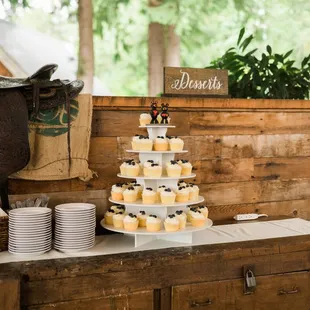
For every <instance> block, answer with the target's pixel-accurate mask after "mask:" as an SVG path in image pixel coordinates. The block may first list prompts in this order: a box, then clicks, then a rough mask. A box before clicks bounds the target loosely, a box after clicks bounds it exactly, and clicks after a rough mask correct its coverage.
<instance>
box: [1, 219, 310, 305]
mask: <svg viewBox="0 0 310 310" xmlns="http://www.w3.org/2000/svg"><path fill="white" fill-rule="evenodd" d="M291 221H297V222H291ZM298 221H303V220H299V219H293V220H286V223H285V225H284V226H285V227H286V229H287V230H291V231H292V233H288V231H286V232H284V230H282V231H281V230H279V227H280V226H281V223H279V221H275V222H274V224H275V225H274V226H275V227H274V229H272V230H271V235H270V238H271V239H263V238H264V237H265V236H266V235H264V234H265V233H266V230H268V228H267V227H268V226H267V225H261V224H262V223H251V224H245V225H250V226H243V227H241V226H240V227H239V226H238V225H234V227H233V230H231V231H229V229H230V228H229V227H228V226H233V225H226V226H217V227H215V228H214V231H213V233H217V234H219V233H222V236H223V238H224V239H223V240H226V243H221V239H217V240H215V241H214V240H211V238H209V237H208V235H206V234H207V231H206V234H203V233H201V236H200V238H198V239H197V240H196V243H195V245H193V246H178V247H175V246H176V245H173V247H171V248H165V247H167V245H162V244H161V245H160V244H156V243H155V244H153V245H152V246H150V247H149V248H148V249H143V248H142V250H143V251H141V250H140V249H136V251H132V250H131V251H130V250H128V249H129V248H127V250H126V251H127V252H123V253H117V246H119V247H120V248H121V247H122V241H121V239H120V238H123V236H121V235H118V236H115V235H114V236H104V237H103V238H104V239H102V240H99V243H100V242H101V246H102V247H103V248H102V253H101V254H100V253H99V249H97V252H96V251H95V253H93V256H91V255H87V253H86V255H87V256H83V257H65V254H61V253H60V254H59V256H58V257H57V256H54V257H53V254H46V255H47V256H45V257H43V258H44V259H41V260H31V258H30V260H27V261H22V262H8V263H4V264H0V273H1V275H2V276H1V282H0V301H1V304H2V305H5V307H4V308H1V309H5V310H10V309H19V301H20V305H21V308H23V309H65V310H70V309H96V310H97V309H174V310H176V309H192V308H198V309H245V310H249V309H264V310H268V309H272V310H274V309H297V310H298V309H301V310H302V309H310V292H309V289H310V285H309V284H310V277H309V269H310V238H309V233H310V227H309V223H308V222H306V221H303V222H298ZM279 225H280V226H279ZM277 227H278V228H277ZM277 229H278V230H277ZM232 232H233V234H232ZM283 232H284V233H283ZM238 235H240V236H241V239H242V238H243V240H249V239H251V238H255V239H260V240H251V241H239V242H235V241H236V239H234V238H236V236H238ZM260 235H261V236H260ZM278 235H282V236H287V237H282V238H275V237H276V236H278ZM202 236H204V237H205V239H204V240H202V239H201V238H202ZM99 239H100V238H99ZM208 239H209V242H210V243H212V242H213V243H214V242H215V243H217V244H207V243H208ZM125 241H126V242H128V240H125ZM199 242H204V243H205V244H200V245H199ZM113 244H114V252H113V250H111V249H113ZM170 246H171V245H170ZM161 247H164V248H161ZM151 248H153V249H151ZM109 250H110V253H109ZM112 253H114V254H112ZM81 254H82V255H83V253H82V252H81ZM103 254H105V255H103ZM1 255H2V256H1ZM48 255H50V257H49V258H48ZM62 255H63V258H60V257H61V256H62ZM75 255H76V254H75ZM77 255H79V254H77ZM84 255H85V253H84ZM4 256H5V253H3V254H0V261H1V258H3V257H4ZM17 259H18V258H17ZM248 267H249V268H251V269H252V270H253V272H254V275H255V277H256V283H257V287H256V291H255V292H254V293H253V294H249V295H244V293H243V285H244V276H243V270H244V268H248Z"/></svg>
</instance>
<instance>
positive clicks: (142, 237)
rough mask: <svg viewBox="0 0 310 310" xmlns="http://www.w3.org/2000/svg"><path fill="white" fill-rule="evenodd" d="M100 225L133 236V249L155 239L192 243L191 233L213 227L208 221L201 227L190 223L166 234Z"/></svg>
mask: <svg viewBox="0 0 310 310" xmlns="http://www.w3.org/2000/svg"><path fill="white" fill-rule="evenodd" d="M100 225H101V226H102V227H103V228H105V229H108V230H111V231H114V232H117V233H123V234H126V235H132V236H134V242H135V247H138V246H141V245H143V244H145V243H148V242H151V241H153V240H156V239H160V240H166V241H174V242H181V243H192V242H193V233H194V232H197V231H201V230H205V229H207V228H210V227H211V226H212V225H213V222H212V220H210V219H206V223H205V225H204V226H201V227H194V226H192V225H191V224H190V223H187V224H186V227H185V228H184V229H182V230H178V231H175V232H167V231H165V230H161V231H158V232H149V231H147V230H146V228H144V227H138V229H137V230H135V231H128V230H125V229H123V228H114V227H113V226H111V225H107V224H105V223H104V219H103V220H101V222H100Z"/></svg>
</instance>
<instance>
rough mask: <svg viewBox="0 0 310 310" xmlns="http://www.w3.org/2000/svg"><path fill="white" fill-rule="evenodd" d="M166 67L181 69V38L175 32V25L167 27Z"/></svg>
mask: <svg viewBox="0 0 310 310" xmlns="http://www.w3.org/2000/svg"><path fill="white" fill-rule="evenodd" d="M165 39H166V48H165V67H180V65H181V52H180V37H179V36H178V35H177V34H176V32H175V25H169V26H167V27H166V38H165Z"/></svg>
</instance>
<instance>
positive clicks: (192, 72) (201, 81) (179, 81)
mask: <svg viewBox="0 0 310 310" xmlns="http://www.w3.org/2000/svg"><path fill="white" fill-rule="evenodd" d="M164 94H183V95H228V72H227V71H226V70H213V69H190V68H176V67H166V68H165V69H164Z"/></svg>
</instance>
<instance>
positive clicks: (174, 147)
mask: <svg viewBox="0 0 310 310" xmlns="http://www.w3.org/2000/svg"><path fill="white" fill-rule="evenodd" d="M168 141H169V148H170V151H175V152H179V151H182V150H183V147H184V141H183V140H182V139H180V138H178V137H173V138H171V139H169V140H168Z"/></svg>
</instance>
